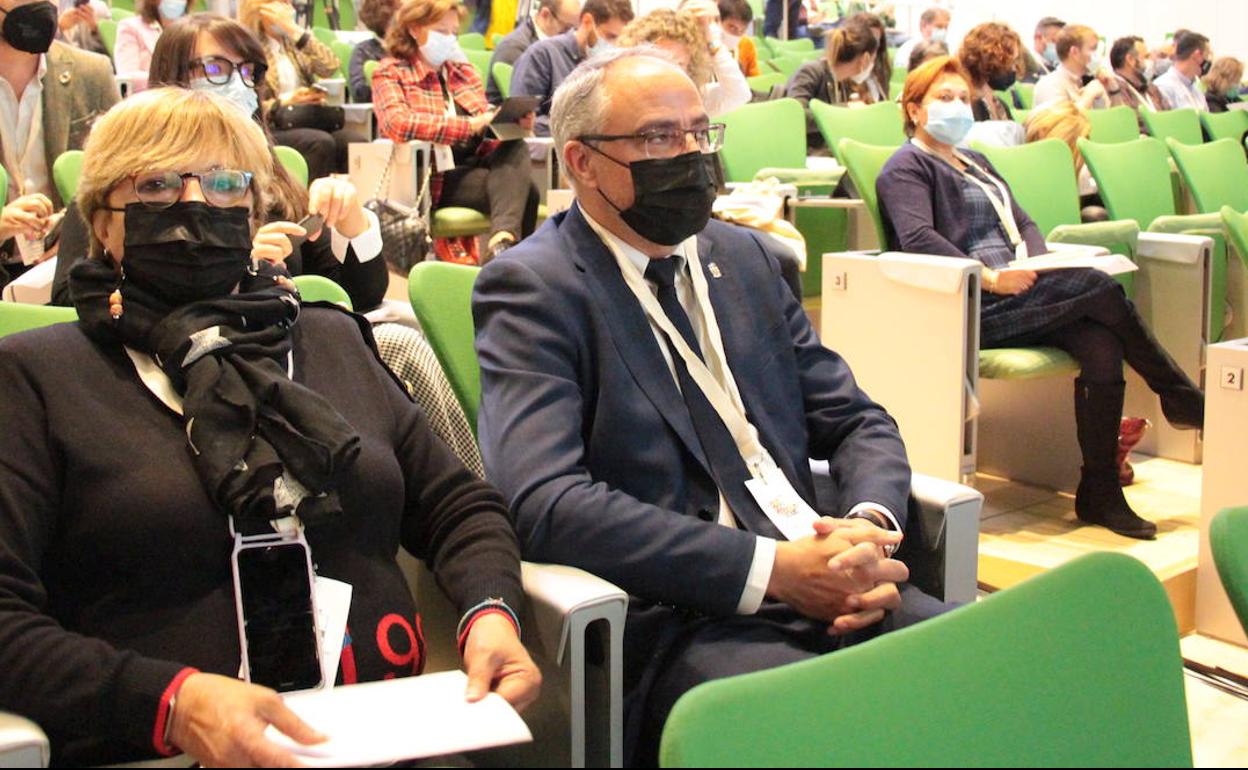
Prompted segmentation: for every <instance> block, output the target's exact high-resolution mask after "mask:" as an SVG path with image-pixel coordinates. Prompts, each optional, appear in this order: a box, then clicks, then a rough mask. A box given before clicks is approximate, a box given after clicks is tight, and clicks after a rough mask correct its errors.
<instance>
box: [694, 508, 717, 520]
mask: <svg viewBox="0 0 1248 770" xmlns="http://www.w3.org/2000/svg"><path fill="white" fill-rule="evenodd" d="M698 518H699V519H701V520H702V521H715V520H716V519H718V518H719V517H718V516H717V515H716V514H715V511H712V510H711V509H710V508H703V509H702V510H700V511H698Z"/></svg>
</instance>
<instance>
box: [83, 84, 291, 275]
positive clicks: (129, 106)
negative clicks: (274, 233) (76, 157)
mask: <svg viewBox="0 0 1248 770" xmlns="http://www.w3.org/2000/svg"><path fill="white" fill-rule="evenodd" d="M205 161H220V162H221V163H222V164H224V165H225V166H227V167H232V168H236V169H238V170H240V171H248V172H251V174H252V175H253V178H252V183H251V190H252V195H253V199H254V203H253V204H252V217H253V219H255V220H257V221H259V219H260V218H262V217H263V216H264V212H265V211H266V210H267V201H266V200H265V196H264V191H265V190H267V189H269V187H270V186H271V185H272V184H273V173H274V172H273V156H272V154H271V153H270V152H269V145H268V142H266V141H265V138H264V131H263V130H261V128H260V126H259V125H257V124H256V122H255V121H254V120H252V119H251V118H249V117H248V116H246V115H244V114H243V112H242V110H240V109H238V108H237V107H235V106H234V105H233V104H231V103H230V102H229V101H227V100H226V99H224V98H223V97H220V96H217V95H216V94H212V93H207V92H204V91H190V90H187V89H183V88H154V89H151V90H147V91H141V92H139V93H137V94H135V95H133V96H131V97H129V98H127V99H125V100H123V101H121V102H118V103H117V104H116V105H115V106H114V107H113V108H112V109H111V110H109V111H108V112H107V113H105V115H104V116H103V117H102V118H100V119H99V120H98V121H97V122H96V124H95V126H94V127H93V128H92V130H91V136H90V137H89V138H88V139H87V144H86V147H85V148H84V151H83V161H82V176H81V178H80V179H79V182H78V210H79V211H80V212H81V213H82V218H83V221H85V222H86V223H87V229H88V230H89V231H90V232H91V256H93V257H97V258H98V257H100V256H101V255H103V253H104V247H103V244H101V243H100V242H99V240H98V239H97V238H96V236H95V231H94V228H93V227H92V226H91V224H92V221H93V219H94V217H95V214H96V212H98V211H100V210H101V209H103V208H104V207H105V206H107V205H108V196H109V194H110V193H112V192H113V190H114V189H115V188H116V187H117V185H119V184H121V183H122V182H124V181H125V180H127V179H129V178H130V177H133V176H135V175H136V174H142V173H145V172H148V171H185V170H187V169H188V168H192V167H195V166H201V165H202V164H203V163H204V162H205Z"/></svg>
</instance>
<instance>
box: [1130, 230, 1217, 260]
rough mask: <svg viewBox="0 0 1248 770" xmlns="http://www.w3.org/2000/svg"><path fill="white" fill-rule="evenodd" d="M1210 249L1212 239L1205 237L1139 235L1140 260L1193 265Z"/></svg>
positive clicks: (1175, 234) (1167, 234) (1163, 234)
mask: <svg viewBox="0 0 1248 770" xmlns="http://www.w3.org/2000/svg"><path fill="white" fill-rule="evenodd" d="M1212 248H1213V239H1212V238H1210V237H1208V236H1205V235H1182V234H1177V233H1174V234H1172V233H1150V232H1142V233H1140V246H1139V256H1140V259H1154V260H1158V261H1161V262H1174V263H1177V264H1183V265H1195V264H1197V263H1198V262H1200V261H1201V259H1202V258H1203V257H1204V250H1205V249H1212Z"/></svg>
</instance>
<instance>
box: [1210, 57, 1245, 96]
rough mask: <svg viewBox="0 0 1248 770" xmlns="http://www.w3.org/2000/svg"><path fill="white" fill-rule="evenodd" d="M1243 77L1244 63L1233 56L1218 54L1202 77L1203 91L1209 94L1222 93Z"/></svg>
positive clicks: (1237, 83)
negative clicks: (1207, 72)
mask: <svg viewBox="0 0 1248 770" xmlns="http://www.w3.org/2000/svg"><path fill="white" fill-rule="evenodd" d="M1243 79H1244V63H1243V62H1241V61H1240V60H1239V59H1236V58H1235V57H1234V56H1219V57H1218V60H1217V61H1215V62H1214V63H1213V66H1212V67H1211V68H1210V69H1209V74H1208V75H1205V77H1204V78H1203V80H1204V83H1205V91H1206V92H1207V93H1211V94H1224V93H1226V92H1227V91H1230V90H1231V88H1232V87H1235V86H1238V85H1239V83H1240V81H1241V80H1243Z"/></svg>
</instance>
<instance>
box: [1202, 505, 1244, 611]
mask: <svg viewBox="0 0 1248 770" xmlns="http://www.w3.org/2000/svg"><path fill="white" fill-rule="evenodd" d="M1209 546H1210V548H1211V549H1212V550H1213V562H1214V564H1216V565H1217V567H1218V577H1220V578H1222V587H1223V588H1224V589H1226V595H1227V596H1228V597H1230V600H1231V606H1232V607H1234V608H1235V614H1236V615H1238V616H1239V624H1240V625H1241V626H1243V627H1244V631H1245V633H1248V508H1231V509H1227V510H1225V511H1219V512H1218V514H1217V515H1216V516H1214V517H1213V521H1212V522H1210V523H1209Z"/></svg>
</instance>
